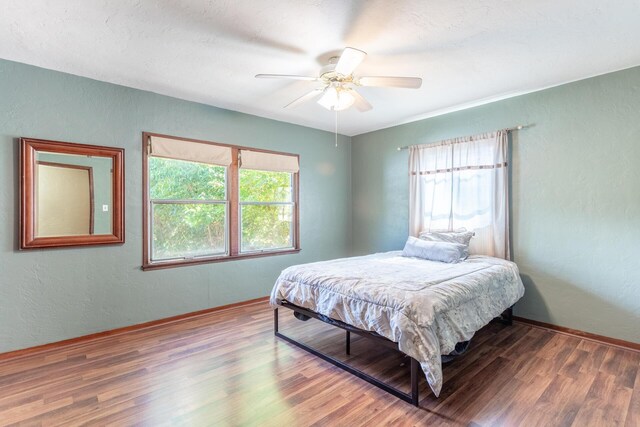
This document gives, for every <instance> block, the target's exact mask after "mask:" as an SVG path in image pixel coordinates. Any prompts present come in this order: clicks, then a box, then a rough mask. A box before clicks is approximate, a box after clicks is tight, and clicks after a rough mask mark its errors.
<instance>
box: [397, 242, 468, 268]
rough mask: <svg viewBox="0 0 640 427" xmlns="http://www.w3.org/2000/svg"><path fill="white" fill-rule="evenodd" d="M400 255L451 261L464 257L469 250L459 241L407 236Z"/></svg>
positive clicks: (457, 260)
mask: <svg viewBox="0 0 640 427" xmlns="http://www.w3.org/2000/svg"><path fill="white" fill-rule="evenodd" d="M402 256H405V257H415V258H422V259H428V260H431V261H440V262H448V263H453V262H460V261H462V260H464V259H466V258H467V257H468V256H469V251H468V249H467V247H466V246H465V245H462V244H460V243H450V242H430V241H426V240H421V239H418V238H415V237H413V236H409V238H408V239H407V243H406V244H405V245H404V249H403V250H402Z"/></svg>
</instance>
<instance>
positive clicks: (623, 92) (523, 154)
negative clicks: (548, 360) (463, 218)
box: [352, 67, 640, 342]
mask: <svg viewBox="0 0 640 427" xmlns="http://www.w3.org/2000/svg"><path fill="white" fill-rule="evenodd" d="M518 124H533V126H532V127H531V128H529V129H526V130H522V131H520V132H516V133H514V136H513V151H512V156H513V158H512V237H513V253H514V259H515V261H516V262H517V263H518V265H519V267H520V270H521V273H522V278H523V281H524V284H525V287H526V295H525V297H524V298H523V299H522V300H521V301H520V302H519V303H518V304H517V306H516V310H515V311H516V314H517V315H519V316H523V317H526V318H530V319H535V320H540V321H544V322H550V323H554V324H557V325H561V326H565V327H570V328H575V329H581V330H584V331H589V332H592V333H596V334H602V335H607V336H611V337H616V338H620V339H625V340H630V341H634V342H640V326H639V325H640V259H639V258H638V257H639V256H640V253H639V252H638V248H639V247H640V243H639V242H640V165H639V162H640V67H639V68H632V69H629V70H625V71H621V72H617V73H612V74H608V75H605V76H600V77H596V78H591V79H587V80H582V81H580V82H576V83H571V84H568V85H564V86H560V87H556V88H552V89H548V90H544V91H541V92H536V93H533V94H529V95H524V96H520V97H517V98H511V99H508V100H504V101H500V102H496V103H493V104H488V105H485V106H482V107H477V108H473V109H469V110H465V111H460V112H457V113H451V114H447V115H444V116H439V117H435V118H431V119H426V120H422V121H419V122H414V123H410V124H406V125H402V126H397V127H394V128H389V129H384V130H381V131H377V132H372V133H368V134H363V135H359V136H356V137H354V138H353V139H352V159H353V161H352V183H353V189H352V192H353V195H354V205H353V225H354V228H353V244H354V250H355V252H356V253H368V252H375V251H386V250H392V249H399V248H401V247H402V245H403V244H404V241H405V240H406V238H407V232H408V204H409V201H408V177H407V159H408V152H407V151H400V152H398V151H396V147H398V146H403V145H411V144H420V143H428V142H434V141H437V140H440V139H444V138H449V137H456V136H464V135H469V134H474V133H479V132H484V131H490V130H493V129H499V128H505V127H510V126H513V125H518Z"/></svg>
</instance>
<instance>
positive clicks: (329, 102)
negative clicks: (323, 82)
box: [318, 85, 356, 111]
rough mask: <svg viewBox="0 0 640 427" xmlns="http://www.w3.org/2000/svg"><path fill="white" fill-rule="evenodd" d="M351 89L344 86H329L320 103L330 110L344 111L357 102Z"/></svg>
mask: <svg viewBox="0 0 640 427" xmlns="http://www.w3.org/2000/svg"><path fill="white" fill-rule="evenodd" d="M350 92H351V91H350V90H349V89H346V88H344V87H343V86H333V85H331V86H328V87H327V88H326V89H325V90H324V93H323V94H322V97H321V98H320V99H319V100H318V104H320V105H322V106H323V107H324V108H326V109H327V110H330V111H342V110H346V109H347V108H349V107H351V106H352V105H353V103H354V102H355V100H356V99H355V97H354V96H353V95H352V94H351V93H350Z"/></svg>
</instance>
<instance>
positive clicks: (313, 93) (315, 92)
mask: <svg viewBox="0 0 640 427" xmlns="http://www.w3.org/2000/svg"><path fill="white" fill-rule="evenodd" d="M322 90H323V89H314V90H312V91H311V92H307V93H305V94H304V95H302V96H301V97H300V98H296V99H294V100H293V101H291V102H290V103H288V104H287V105H285V106H284V108H293V107H295V106H297V105H300V104H302V103H304V102H307V101H310V100H312V99H313V98H315V97H316V96H320V94H321V93H322Z"/></svg>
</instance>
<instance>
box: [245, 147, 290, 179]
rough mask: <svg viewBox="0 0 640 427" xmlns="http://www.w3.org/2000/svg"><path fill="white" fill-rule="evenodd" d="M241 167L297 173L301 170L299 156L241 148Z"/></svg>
mask: <svg viewBox="0 0 640 427" xmlns="http://www.w3.org/2000/svg"><path fill="white" fill-rule="evenodd" d="M240 167H241V168H244V169H255V170H261V171H271V172H290V173H296V172H298V171H299V170H300V166H299V165H298V157H297V156H287V155H284V154H274V153H264V152H262V151H252V150H240Z"/></svg>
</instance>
